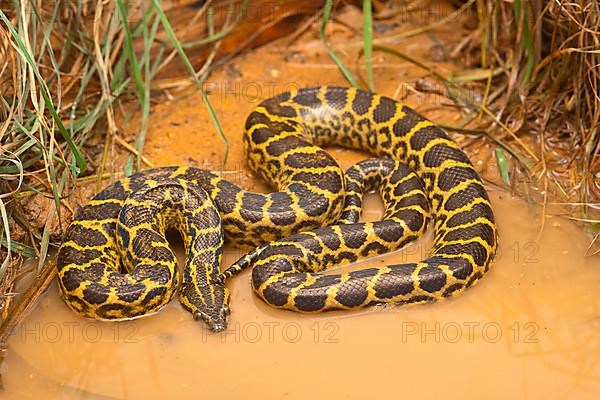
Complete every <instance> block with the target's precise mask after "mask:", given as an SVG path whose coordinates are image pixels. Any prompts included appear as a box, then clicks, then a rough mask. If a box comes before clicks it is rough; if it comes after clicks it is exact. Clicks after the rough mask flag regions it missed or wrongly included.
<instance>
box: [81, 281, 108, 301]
mask: <svg viewBox="0 0 600 400" xmlns="http://www.w3.org/2000/svg"><path fill="white" fill-rule="evenodd" d="M109 294H110V289H109V288H108V287H107V286H105V285H101V284H99V283H96V282H92V283H90V284H89V285H88V287H86V288H85V289H83V298H84V299H85V301H87V302H88V303H90V304H101V303H104V302H105V301H106V299H108V295H109Z"/></svg>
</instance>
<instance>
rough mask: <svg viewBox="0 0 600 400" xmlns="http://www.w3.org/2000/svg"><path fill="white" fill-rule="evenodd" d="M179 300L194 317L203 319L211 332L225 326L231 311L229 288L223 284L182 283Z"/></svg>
mask: <svg viewBox="0 0 600 400" xmlns="http://www.w3.org/2000/svg"><path fill="white" fill-rule="evenodd" d="M180 300H181V303H182V304H183V306H184V307H185V308H186V309H188V311H190V312H191V313H192V316H193V317H194V319H195V320H196V321H203V322H204V323H205V324H206V325H207V326H208V329H210V331H211V332H221V331H223V330H225V329H226V328H227V317H228V316H229V314H230V312H231V311H230V309H229V290H228V289H227V287H226V286H225V285H224V284H222V283H211V284H207V285H193V284H184V286H183V290H182V291H181V294H180Z"/></svg>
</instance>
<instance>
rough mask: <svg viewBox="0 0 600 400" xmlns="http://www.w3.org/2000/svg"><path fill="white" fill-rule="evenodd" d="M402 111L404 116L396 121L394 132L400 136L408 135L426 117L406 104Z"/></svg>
mask: <svg viewBox="0 0 600 400" xmlns="http://www.w3.org/2000/svg"><path fill="white" fill-rule="evenodd" d="M402 112H403V113H404V116H403V117H402V118H400V119H398V120H396V122H394V134H395V135H396V136H399V137H402V136H404V135H406V134H407V133H408V132H410V130H411V129H412V128H413V127H414V126H415V125H416V124H417V123H418V122H421V121H423V120H424V119H425V118H423V117H422V116H421V115H419V114H417V113H416V112H415V111H413V110H411V109H410V108H408V107H406V106H404V107H402Z"/></svg>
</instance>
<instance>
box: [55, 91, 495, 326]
mask: <svg viewBox="0 0 600 400" xmlns="http://www.w3.org/2000/svg"><path fill="white" fill-rule="evenodd" d="M244 145H245V149H246V154H247V157H248V164H249V165H250V167H251V168H252V169H253V170H255V171H256V172H257V173H258V174H259V175H260V176H262V177H263V178H265V179H266V180H267V181H269V182H271V183H273V185H274V186H275V187H276V188H277V189H278V190H279V191H277V192H274V193H271V194H260V193H252V192H248V191H244V190H242V189H241V188H239V187H237V186H236V185H234V184H232V183H230V182H228V181H226V180H224V179H222V178H220V177H219V176H217V175H215V174H213V173H211V172H209V171H206V170H202V169H198V168H192V167H165V168H157V169H152V170H147V171H143V172H140V173H138V174H135V175H132V176H131V177H129V178H127V179H124V180H121V181H119V182H116V183H114V184H113V185H111V186H109V187H108V188H106V189H104V190H103V191H102V192H100V193H99V194H98V195H96V196H95V197H94V198H93V199H92V200H91V201H90V203H89V204H88V205H87V206H85V207H84V208H83V209H82V210H81V212H79V213H78V215H77V216H76V218H75V219H74V221H73V223H72V224H71V225H70V227H69V228H68V230H67V233H66V237H65V241H64V243H63V245H62V247H61V248H60V250H59V254H58V259H57V268H58V277H59V283H60V288H61V292H62V295H63V298H64V299H65V302H66V303H67V305H69V307H70V308H72V309H73V310H74V311H76V312H78V313H80V314H82V315H85V316H89V317H93V318H97V319H107V320H119V319H130V318H135V317H139V316H143V315H146V314H149V313H152V312H156V311H158V310H159V309H160V308H161V307H163V306H164V305H165V304H167V303H168V302H169V300H170V299H171V298H172V296H173V295H174V294H175V293H176V292H177V289H178V287H179V286H181V288H180V290H179V296H180V301H181V303H182V304H183V306H184V307H185V308H187V309H188V310H190V312H192V314H193V315H194V317H195V318H199V319H202V320H204V321H205V322H206V323H207V324H208V325H209V327H210V328H211V329H212V330H215V331H219V330H222V329H224V328H225V327H226V323H227V314H228V313H229V308H228V302H229V294H228V291H227V288H226V287H225V285H224V281H225V280H226V279H227V278H229V277H231V276H233V275H235V274H236V273H237V272H239V271H241V270H242V269H244V268H247V267H252V285H253V287H254V290H255V291H256V293H257V294H258V295H259V296H260V297H261V298H262V299H263V300H264V301H265V302H267V303H268V304H270V305H272V306H274V307H280V308H286V309H290V310H294V311H302V312H318V311H325V310H335V309H350V308H359V307H365V306H370V305H374V304H381V303H396V304H402V303H413V302H424V301H432V300H439V299H442V298H444V297H448V296H450V295H455V294H458V293H459V292H461V291H462V290H464V289H465V288H467V287H469V286H470V285H472V284H473V283H475V282H476V281H477V280H478V279H479V278H481V277H482V276H483V274H484V273H485V272H487V270H488V269H489V267H490V264H491V262H492V259H493V257H494V254H495V251H496V242H497V232H496V225H495V223H494V216H493V212H492V209H491V206H490V202H489V199H488V196H487V193H486V191H485V189H484V186H483V184H482V182H481V180H480V178H479V176H478V175H477V173H476V171H475V170H474V168H473V166H472V164H471V163H470V162H469V160H468V158H467V157H466V155H465V154H464V153H463V152H462V150H461V149H460V148H459V147H458V146H457V145H456V144H455V143H454V142H453V141H452V140H451V139H450V138H449V137H448V136H447V135H446V133H445V132H444V131H443V130H441V129H440V128H438V127H436V126H435V125H434V124H433V123H432V122H430V121H428V120H426V119H425V118H423V117H422V116H421V115H419V114H418V113H416V112H415V111H413V110H411V109H410V108H408V107H407V106H405V105H403V104H401V103H398V102H396V101H395V100H392V99H390V98H387V97H384V96H379V95H376V94H373V93H370V92H367V91H363V90H359V89H351V88H342V87H331V86H326V87H315V88H304V89H299V90H294V91H290V92H286V93H283V94H280V95H278V96H276V97H273V98H271V99H268V100H266V101H264V102H263V103H261V104H260V105H259V106H258V107H256V109H255V110H254V111H253V112H252V113H251V115H250V116H249V117H248V119H247V122H246V132H245V135H244ZM328 145H341V146H345V147H350V148H355V149H360V150H364V151H367V152H369V153H371V154H373V155H375V156H378V157H379V158H376V159H370V160H366V161H363V162H361V163H359V164H357V165H355V166H353V167H351V168H350V169H349V170H348V171H347V172H346V174H344V173H343V172H342V171H341V169H340V167H339V166H338V164H337V163H336V162H335V161H334V159H333V158H332V157H331V156H330V155H329V154H328V153H326V152H325V151H324V150H322V149H321V147H323V146H328ZM375 188H379V191H380V193H381V195H382V198H383V200H384V203H385V207H386V211H385V216H384V219H383V220H382V221H378V222H366V223H357V221H358V218H359V216H360V208H361V199H362V193H364V192H365V191H367V190H371V189H375ZM342 211H343V213H342ZM429 218H431V219H432V220H433V225H434V230H435V233H434V244H433V250H432V253H431V255H430V257H429V258H428V259H426V260H424V261H422V262H419V263H411V264H401V265H388V266H383V267H377V268H368V269H363V270H359V271H354V272H350V273H345V274H337V275H331V274H324V273H322V271H324V270H326V269H327V268H328V267H331V266H333V265H339V264H342V263H347V262H352V261H356V260H358V259H360V258H364V257H368V256H372V255H376V254H382V253H385V252H389V251H393V250H396V249H398V248H400V247H402V246H404V245H406V244H407V243H408V242H409V241H411V240H414V239H415V238H417V237H419V236H420V235H421V234H422V232H423V230H424V228H425V226H426V225H427V222H428V220H429ZM332 224H336V225H332ZM169 228H175V229H177V230H179V231H180V232H181V234H182V237H183V239H184V243H185V247H186V264H185V267H184V272H183V279H182V283H181V285H179V283H178V281H179V277H178V276H179V274H178V272H177V268H176V264H175V256H174V254H173V252H172V251H171V250H170V249H169V245H168V243H167V241H166V239H165V231H166V230H167V229H169ZM299 232H300V233H299ZM223 233H224V237H225V240H227V241H229V242H231V243H232V244H234V245H235V246H237V247H240V248H243V249H253V250H252V251H251V252H250V253H248V254H247V255H246V256H244V257H242V259H240V260H239V261H238V262H236V263H235V264H234V265H233V266H232V267H230V268H229V269H228V270H226V271H225V272H223V273H220V272H219V264H220V260H221V251H222V250H221V249H222V244H223Z"/></svg>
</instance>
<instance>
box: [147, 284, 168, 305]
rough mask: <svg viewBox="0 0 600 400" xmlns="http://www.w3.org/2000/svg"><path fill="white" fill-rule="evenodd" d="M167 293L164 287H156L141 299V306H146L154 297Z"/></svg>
mask: <svg viewBox="0 0 600 400" xmlns="http://www.w3.org/2000/svg"><path fill="white" fill-rule="evenodd" d="M166 292H167V288H165V287H156V288H153V289H151V290H149V291H148V293H146V295H145V296H144V298H143V299H142V301H141V303H142V304H148V303H150V302H151V301H152V300H153V299H155V298H156V297H160V296H164V295H165V293H166Z"/></svg>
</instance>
